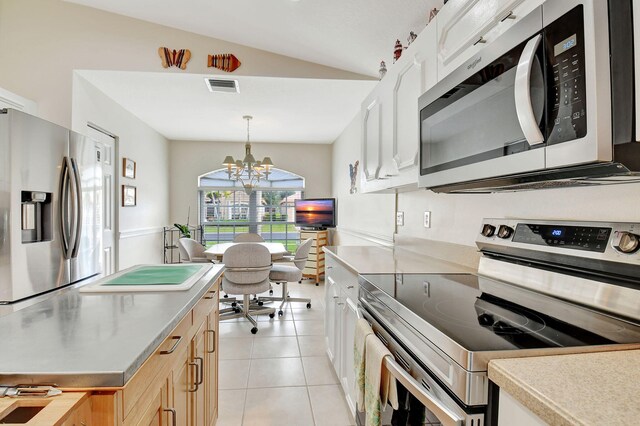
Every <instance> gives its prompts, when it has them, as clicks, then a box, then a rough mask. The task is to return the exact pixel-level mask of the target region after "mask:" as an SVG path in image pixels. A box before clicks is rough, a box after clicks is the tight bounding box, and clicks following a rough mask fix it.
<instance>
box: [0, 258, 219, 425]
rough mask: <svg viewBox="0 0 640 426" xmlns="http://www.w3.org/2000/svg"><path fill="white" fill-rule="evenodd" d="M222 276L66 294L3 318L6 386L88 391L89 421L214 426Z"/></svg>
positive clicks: (0, 360) (0, 366)
mask: <svg viewBox="0 0 640 426" xmlns="http://www.w3.org/2000/svg"><path fill="white" fill-rule="evenodd" d="M222 272H223V266H221V265H212V266H211V269H210V270H209V271H208V272H207V273H206V274H205V275H204V276H203V277H202V278H201V279H199V280H198V281H197V282H196V283H195V284H194V285H193V286H192V287H191V288H190V289H189V290H185V291H167V292H129V293H99V294H96V293H93V294H92V293H81V292H80V291H79V290H78V289H67V290H65V291H62V292H61V293H60V294H59V295H56V296H53V297H51V298H48V299H46V300H44V301H42V302H40V303H38V304H35V305H33V306H29V307H26V308H24V309H21V310H19V311H17V312H14V313H12V314H9V315H6V316H3V317H0V341H2V342H3V347H5V348H7V349H8V350H5V351H0V382H1V383H3V384H41V383H55V384H56V385H58V386H59V387H61V388H63V389H64V390H69V391H82V392H86V393H87V394H88V399H87V401H88V402H89V403H90V405H91V410H89V411H90V412H91V413H92V415H93V417H92V418H91V422H90V424H92V425H93V424H96V425H101V424H105V425H107V424H108V425H111V424H141V422H142V423H144V424H150V423H151V424H154V423H153V422H154V421H155V419H157V420H158V421H161V420H166V419H168V418H169V417H174V416H175V417H176V419H179V420H180V424H191V423H193V424H196V423H197V424H212V423H213V422H214V421H215V417H216V413H217V407H216V405H217V404H216V401H217V397H216V393H217V346H218V345H217V322H218V285H219V279H220V276H221V275H222ZM85 411H86V408H85ZM65 415H66V414H65ZM0 419H1V417H0ZM182 419H184V421H182ZM147 420H149V421H147ZM162 424H164V422H162Z"/></svg>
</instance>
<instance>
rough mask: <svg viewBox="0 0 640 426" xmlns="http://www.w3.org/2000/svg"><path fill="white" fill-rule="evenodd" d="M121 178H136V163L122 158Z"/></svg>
mask: <svg viewBox="0 0 640 426" xmlns="http://www.w3.org/2000/svg"><path fill="white" fill-rule="evenodd" d="M122 176H124V177H126V178H130V179H135V178H136V162H135V161H133V160H132V159H131V158H126V157H123V158H122Z"/></svg>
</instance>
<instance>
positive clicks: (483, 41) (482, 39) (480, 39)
mask: <svg viewBox="0 0 640 426" xmlns="http://www.w3.org/2000/svg"><path fill="white" fill-rule="evenodd" d="M486 42H487V40H485V39H484V37H480V38H479V39H478V41H476V42H475V43H473V45H474V46H475V45H476V44H478V43H481V44H484V43H486Z"/></svg>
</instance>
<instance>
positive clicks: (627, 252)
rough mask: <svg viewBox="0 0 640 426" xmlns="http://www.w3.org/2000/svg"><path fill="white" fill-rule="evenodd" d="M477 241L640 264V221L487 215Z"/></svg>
mask: <svg viewBox="0 0 640 426" xmlns="http://www.w3.org/2000/svg"><path fill="white" fill-rule="evenodd" d="M476 245H477V246H478V248H480V249H481V250H482V249H483V248H485V247H489V246H491V247H496V248H498V251H500V250H503V251H504V250H509V249H510V248H512V249H516V250H517V249H527V250H529V251H544V252H551V253H558V254H563V253H564V254H568V253H573V254H572V255H573V256H578V257H592V258H594V259H607V258H609V259H610V260H616V261H618V262H620V261H622V262H628V263H635V264H640V223H608V222H570V221H538V220H517V219H485V220H484V221H483V223H482V226H481V228H480V230H479V232H478V237H477V239H476Z"/></svg>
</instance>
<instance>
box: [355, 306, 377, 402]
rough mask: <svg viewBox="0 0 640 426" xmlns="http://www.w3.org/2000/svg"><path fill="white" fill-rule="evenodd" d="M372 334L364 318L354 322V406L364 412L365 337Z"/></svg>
mask: <svg viewBox="0 0 640 426" xmlns="http://www.w3.org/2000/svg"><path fill="white" fill-rule="evenodd" d="M372 334H373V329H372V328H371V326H370V325H369V322H367V320H365V319H364V318H360V319H358V321H357V322H356V332H355V338H354V339H353V368H354V370H355V377H356V406H357V407H358V409H359V410H364V372H365V371H364V364H365V362H364V361H365V350H366V348H365V343H366V340H367V336H369V335H372Z"/></svg>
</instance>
